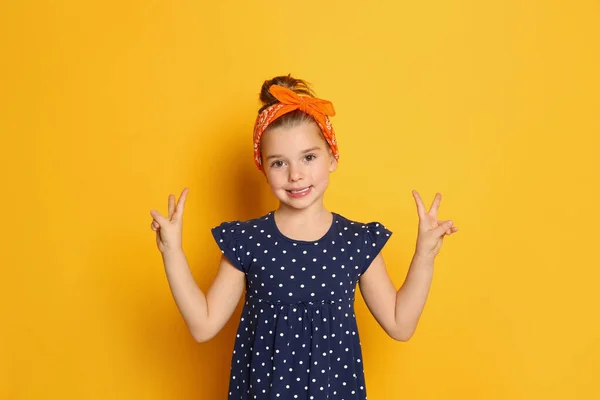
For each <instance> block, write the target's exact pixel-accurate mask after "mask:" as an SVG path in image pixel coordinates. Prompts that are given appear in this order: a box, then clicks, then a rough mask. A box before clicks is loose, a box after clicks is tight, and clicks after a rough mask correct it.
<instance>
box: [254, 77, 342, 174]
mask: <svg viewBox="0 0 600 400" xmlns="http://www.w3.org/2000/svg"><path fill="white" fill-rule="evenodd" d="M269 92H271V94H272V95H273V96H275V98H276V99H277V100H279V103H275V104H273V105H272V106H269V107H267V108H266V109H264V110H263V111H262V112H261V113H260V114H259V115H258V117H257V118H256V123H255V124H254V163H255V164H256V166H257V167H258V169H259V170H261V171H262V170H263V167H262V160H261V157H260V138H261V136H262V134H263V132H264V131H265V129H267V127H268V126H269V124H270V123H271V122H273V121H275V120H276V119H277V118H279V117H281V116H282V115H284V114H287V113H289V112H291V111H294V110H300V111H303V112H305V113H306V114H308V115H310V116H312V117H313V118H314V119H315V121H316V122H317V125H319V128H321V132H323V136H325V140H327V143H328V144H329V147H330V148H331V151H332V152H333V156H334V157H335V159H336V160H338V159H339V158H340V154H339V151H338V145H337V141H336V139H335V133H334V131H333V126H332V125H331V121H330V120H329V117H328V116H332V117H333V116H334V115H335V110H334V109H333V104H331V102H329V101H327V100H322V99H317V98H314V97H310V96H299V95H298V94H296V92H294V91H293V90H290V89H288V88H285V87H283V86H279V85H272V86H271V87H270V88H269Z"/></svg>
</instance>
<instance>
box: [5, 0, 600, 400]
mask: <svg viewBox="0 0 600 400" xmlns="http://www.w3.org/2000/svg"><path fill="white" fill-rule="evenodd" d="M0 45H1V49H2V64H1V66H0V68H1V71H0V72H1V74H0V84H1V88H2V89H1V90H0V93H1V94H0V99H1V100H0V101H1V103H0V132H1V134H2V143H3V146H2V148H3V155H2V157H1V158H0V163H1V165H0V168H1V169H0V170H1V171H2V175H3V178H2V181H3V185H2V196H1V199H2V200H1V201H2V209H3V213H2V229H1V234H2V237H1V240H2V244H3V246H2V248H3V252H2V253H3V254H2V266H3V268H2V272H3V274H2V286H3V288H2V291H1V296H2V299H1V300H2V301H1V304H2V309H1V311H2V321H3V328H2V329H1V330H0V398H6V399H11V400H12V399H55V398H56V399H59V398H60V399H151V400H154V399H223V398H225V397H226V392H227V385H228V374H229V362H230V357H231V350H232V348H233V340H234V336H235V334H234V332H235V329H236V327H237V323H238V321H237V320H238V318H239V311H240V309H239V308H238V310H237V311H236V313H235V314H234V316H233V317H232V319H231V321H230V322H229V323H228V324H227V326H226V327H225V329H224V330H223V331H222V332H221V333H220V334H219V335H218V336H217V337H216V338H215V339H213V340H212V341H210V342H208V343H203V344H197V343H195V342H194V341H193V340H192V338H191V336H190V334H189V333H188V332H187V331H186V328H185V325H184V323H183V320H182V318H181V317H180V315H179V314H178V311H177V309H176V307H175V304H174V302H173V300H172V297H171V294H170V292H169V288H168V285H167V281H166V278H165V274H164V271H163V266H162V262H161V259H160V255H159V253H158V250H157V249H156V244H155V239H154V234H153V232H152V231H151V230H150V226H149V225H150V221H151V217H150V215H149V211H150V209H152V208H157V209H159V210H160V211H161V212H163V213H165V212H166V206H167V196H168V194H169V193H176V194H177V195H179V193H180V192H181V190H182V189H183V188H184V187H189V188H190V193H189V197H188V202H187V207H186V214H185V215H186V217H185V224H184V249H185V251H186V255H187V257H188V260H189V262H190V264H191V266H192V269H193V273H194V275H195V277H196V279H197V282H198V283H199V285H200V287H201V288H202V289H203V290H207V289H208V287H209V285H210V283H211V282H212V279H213V278H214V276H215V273H216V266H217V261H218V259H219V257H220V252H219V251H218V248H217V246H216V244H214V243H213V240H212V237H211V236H210V228H211V227H212V226H215V225H217V224H218V223H220V222H221V221H223V220H230V219H247V218H251V217H255V216H258V215H262V214H263V213H265V212H267V211H269V210H271V209H273V208H274V207H275V205H276V204H275V202H274V200H273V199H272V197H271V194H270V192H269V189H268V187H267V185H266V184H265V182H264V180H263V178H262V176H261V174H260V173H259V172H258V171H257V170H256V169H255V168H254V165H253V160H252V147H251V131H252V124H253V122H254V118H255V116H256V111H257V109H258V107H259V103H258V92H259V89H260V86H261V84H262V82H263V81H264V80H265V79H269V78H271V77H273V76H275V75H280V74H287V73H292V74H293V75H294V76H297V77H300V78H303V79H306V80H308V81H309V82H311V83H312V85H313V88H314V89H315V90H316V92H317V94H318V95H319V96H320V97H322V98H325V99H328V100H331V101H332V102H333V103H334V105H335V107H336V111H337V116H336V117H334V118H333V123H334V125H335V128H336V131H337V135H338V140H339V143H340V151H341V159H340V165H339V169H338V170H337V171H336V172H335V173H334V174H333V176H332V183H331V186H330V188H329V190H328V194H327V197H326V204H327V206H328V207H329V208H330V209H331V210H334V211H336V212H339V213H341V214H343V215H345V216H347V217H349V218H351V219H356V220H362V221H366V220H380V221H382V222H383V223H385V224H386V226H388V227H389V228H390V229H391V230H393V231H394V233H395V235H394V237H393V239H392V240H391V241H390V242H389V244H388V245H387V246H386V248H385V250H384V254H385V257H386V260H387V263H388V269H389V271H390V275H391V276H392V278H393V280H394V282H395V284H396V286H399V285H400V284H401V283H402V281H403V279H404V277H405V274H406V271H407V269H408V265H409V262H410V259H411V257H412V252H413V250H414V243H415V239H416V232H417V213H416V207H415V204H414V200H413V198H412V195H411V193H410V191H411V190H412V189H416V190H418V191H419V192H420V193H421V195H422V197H423V198H424V200H425V201H426V202H427V204H428V205H429V204H430V203H431V200H432V199H433V196H434V195H435V192H436V191H439V192H441V193H442V194H443V196H444V197H443V200H442V204H441V208H440V218H441V219H450V218H451V219H453V220H454V221H455V223H456V225H457V226H458V227H459V228H460V231H459V232H458V233H457V234H456V235H453V236H451V237H449V238H447V239H446V240H445V244H444V247H443V248H442V251H441V254H440V256H439V257H438V260H437V261H436V273H435V276H434V281H433V284H432V288H431V294H430V297H429V300H428V303H427V306H426V308H425V312H424V314H423V316H422V319H421V322H420V324H419V327H418V329H417V332H416V334H415V336H414V337H413V338H412V339H411V340H410V341H409V342H407V343H400V342H395V341H393V340H392V339H390V338H388V337H387V336H386V335H385V333H384V332H383V330H382V329H381V328H380V327H379V326H378V325H377V323H376V322H375V320H374V319H373V317H372V316H371V315H370V314H369V313H368V310H367V309H366V307H365V306H364V303H363V301H362V299H361V298H357V313H358V318H359V327H360V334H361V339H362V343H363V348H364V353H365V354H364V360H365V367H366V377H367V389H368V394H369V399H370V400H384V399H396V398H397V399H412V400H418V399H419V400H420V399H444V400H445V399H461V400H464V399H592V398H600V389H599V387H598V383H596V382H594V381H593V380H595V379H596V378H597V377H598V370H599V366H600V346H599V344H598V343H599V339H600V323H599V319H598V309H599V306H600V300H599V295H598V289H597V287H598V281H599V278H600V273H599V272H598V267H599V266H600V263H599V262H598V253H597V248H598V247H597V246H598V229H599V227H600V220H599V218H598V212H597V210H596V209H595V206H596V204H597V202H598V201H597V200H598V197H599V195H600V191H599V189H598V183H599V181H600V179H599V178H600V176H599V175H600V167H599V165H598V158H597V157H598V154H599V150H600V146H599V144H600V140H599V133H600V116H599V115H600V114H599V112H598V110H599V109H600V95H599V93H600V78H599V74H598V71H600V52H599V49H600V8H599V5H598V2H597V1H590V0H588V1H576V2H573V1H572V2H568V1H544V2H542V1H533V0H519V1H517V0H510V1H503V2H481V1H474V0H458V1H454V2H442V1H438V2H416V3H415V2H393V1H388V2H377V1H376V2H368V3H365V4H360V6H358V5H353V4H351V3H348V2H342V1H332V2H327V1H314V0H306V1H303V2H300V3H298V2H289V3H288V2H278V3H273V2H245V1H244V2H243V1H238V2H234V1H220V2H211V3H208V2H201V1H200V2H191V1H188V2H185V1H184V2H166V1H125V2H123V1H109V2H80V1H72V0H71V1H66V0H63V1H57V2H49V1H37V2H32V1H20V2H7V3H6V4H4V5H3V11H2V13H0Z"/></svg>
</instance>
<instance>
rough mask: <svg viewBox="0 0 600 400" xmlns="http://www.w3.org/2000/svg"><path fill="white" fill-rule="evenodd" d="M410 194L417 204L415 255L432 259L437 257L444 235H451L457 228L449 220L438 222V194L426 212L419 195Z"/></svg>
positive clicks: (415, 192)
mask: <svg viewBox="0 0 600 400" xmlns="http://www.w3.org/2000/svg"><path fill="white" fill-rule="evenodd" d="M412 194H413V196H414V198H415V202H416V203H417V212H418V214H419V234H418V236H417V246H416V254H419V255H421V256H425V257H432V258H433V257H435V256H437V255H438V253H439V252H440V249H441V248H442V240H443V239H444V235H451V234H453V233H454V232H456V231H457V230H458V228H457V227H455V226H452V221H450V220H448V221H438V219H437V213H438V209H439V208H440V201H441V200H442V195H441V194H440V193H436V194H435V198H434V199H433V203H432V204H431V208H430V209H429V211H427V212H426V211H425V205H424V204H423V200H421V196H419V193H418V192H417V191H416V190H413V191H412Z"/></svg>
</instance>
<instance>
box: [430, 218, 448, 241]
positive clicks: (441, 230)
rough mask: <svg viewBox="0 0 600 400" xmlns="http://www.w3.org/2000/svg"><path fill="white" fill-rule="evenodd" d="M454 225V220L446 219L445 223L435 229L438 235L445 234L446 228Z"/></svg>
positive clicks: (435, 233)
mask: <svg viewBox="0 0 600 400" xmlns="http://www.w3.org/2000/svg"><path fill="white" fill-rule="evenodd" d="M451 227H452V221H444V223H443V224H441V225H440V226H438V227H437V228H435V229H434V230H433V232H434V235H435V236H436V237H439V236H443V235H444V233H445V232H446V230H448V229H450V228H451Z"/></svg>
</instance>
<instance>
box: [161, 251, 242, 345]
mask: <svg viewBox="0 0 600 400" xmlns="http://www.w3.org/2000/svg"><path fill="white" fill-rule="evenodd" d="M162 258H163V263H164V265H165V272H166V274H167V279H168V281H169V286H170V287H171V292H172V294H173V298H174V299H175V303H176V305H177V308H178V309H179V312H180V313H181V315H182V316H183V319H184V321H185V323H186V325H187V327H188V329H189V331H190V333H191V334H192V336H193V338H194V339H195V340H196V341H197V342H200V343H201V342H206V341H207V340H210V339H212V338H213V337H214V336H216V334H217V333H219V332H220V331H221V329H223V326H224V325H225V323H226V322H227V321H228V320H229V318H231V315H232V314H233V311H234V310H235V308H236V306H237V304H238V302H239V300H240V298H241V296H242V293H243V291H244V286H245V275H244V273H243V272H242V271H240V270H239V269H237V268H235V267H234V266H233V265H232V264H231V262H230V261H229V260H228V259H227V258H226V257H225V256H222V257H221V261H220V265H219V270H218V272H217V276H216V277H215V280H214V281H213V283H212V286H211V287H210V289H209V290H208V292H207V294H206V295H205V294H204V293H203V292H202V291H201V290H200V288H199V287H198V285H197V284H196V282H195V281H194V277H193V276H192V273H191V271H190V268H189V266H188V263H187V260H186V257H185V254H184V252H183V250H182V249H177V250H172V251H166V252H164V253H162Z"/></svg>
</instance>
